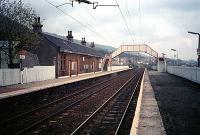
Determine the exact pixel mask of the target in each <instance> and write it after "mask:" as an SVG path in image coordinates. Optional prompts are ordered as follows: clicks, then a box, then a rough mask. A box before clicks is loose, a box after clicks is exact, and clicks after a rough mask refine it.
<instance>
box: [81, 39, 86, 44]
mask: <svg viewBox="0 0 200 135" xmlns="http://www.w3.org/2000/svg"><path fill="white" fill-rule="evenodd" d="M81 44H82V45H85V46H86V41H85V37H84V38H82V41H81Z"/></svg>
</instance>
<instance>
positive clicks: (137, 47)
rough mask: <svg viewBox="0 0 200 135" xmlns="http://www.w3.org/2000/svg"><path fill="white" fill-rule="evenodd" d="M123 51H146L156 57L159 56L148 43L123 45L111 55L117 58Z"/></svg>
mask: <svg viewBox="0 0 200 135" xmlns="http://www.w3.org/2000/svg"><path fill="white" fill-rule="evenodd" d="M123 52H144V53H147V54H149V55H151V56H153V57H155V58H157V57H158V53H157V52H156V51H154V50H153V49H152V48H151V47H150V46H148V45H146V44H141V45H122V46H120V47H119V48H118V49H117V50H116V51H114V52H113V53H112V54H111V56H112V58H115V57H116V56H118V55H120V54H121V53H123Z"/></svg>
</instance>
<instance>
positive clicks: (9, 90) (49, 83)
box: [0, 68, 128, 99]
mask: <svg viewBox="0 0 200 135" xmlns="http://www.w3.org/2000/svg"><path fill="white" fill-rule="evenodd" d="M124 70H128V68H124V69H118V70H113V71H105V72H96V73H93V72H92V73H85V74H79V75H78V76H72V77H62V78H58V79H52V80H45V81H39V82H31V83H26V84H17V85H11V86H6V87H0V99H4V98H8V97H12V96H17V95H22V94H26V93H30V92H34V91H39V90H44V89H47V88H51V87H56V86H60V85H65V84H69V83H73V82H78V81H82V80H86V79H91V78H95V77H100V76H104V75H108V74H113V73H117V72H121V71H124Z"/></svg>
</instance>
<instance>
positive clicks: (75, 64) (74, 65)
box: [72, 61, 77, 70]
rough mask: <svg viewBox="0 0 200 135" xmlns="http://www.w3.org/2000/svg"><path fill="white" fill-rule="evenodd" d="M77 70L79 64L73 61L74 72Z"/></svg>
mask: <svg viewBox="0 0 200 135" xmlns="http://www.w3.org/2000/svg"><path fill="white" fill-rule="evenodd" d="M76 69H77V63H76V62H74V61H72V70H76Z"/></svg>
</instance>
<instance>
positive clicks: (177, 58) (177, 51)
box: [171, 49, 178, 66]
mask: <svg viewBox="0 0 200 135" xmlns="http://www.w3.org/2000/svg"><path fill="white" fill-rule="evenodd" d="M171 50H172V51H174V52H176V55H174V58H175V56H176V64H177V66H178V51H177V50H176V49H171ZM174 63H175V62H174ZM174 65H175V64H174Z"/></svg>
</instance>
